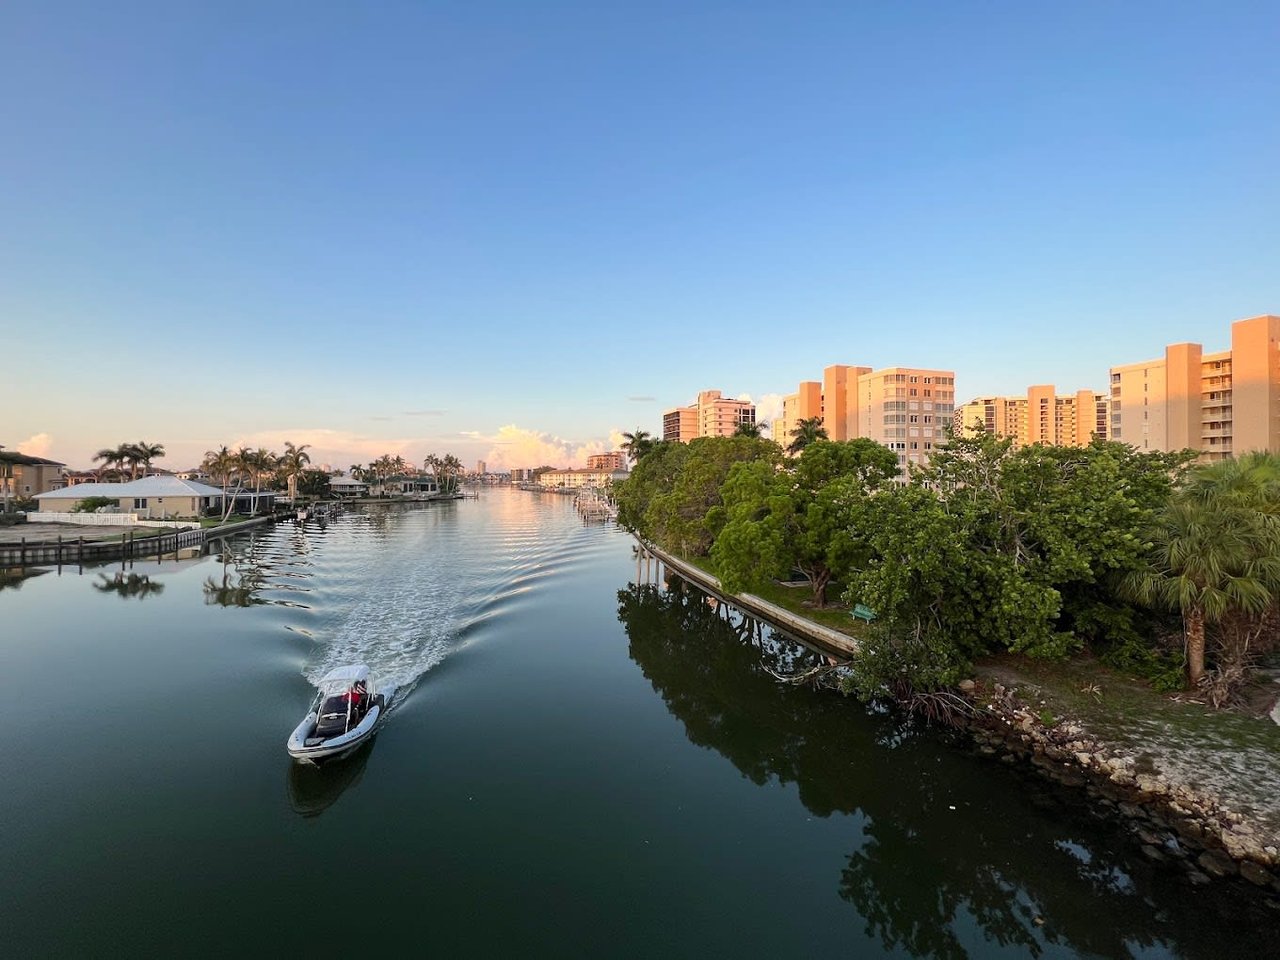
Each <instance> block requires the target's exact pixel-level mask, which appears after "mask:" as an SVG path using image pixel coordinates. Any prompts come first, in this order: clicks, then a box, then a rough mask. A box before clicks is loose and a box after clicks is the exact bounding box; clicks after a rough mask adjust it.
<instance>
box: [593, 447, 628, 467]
mask: <svg viewBox="0 0 1280 960" xmlns="http://www.w3.org/2000/svg"><path fill="white" fill-rule="evenodd" d="M587 469H588V470H626V469H627V455H626V454H625V453H623V452H622V451H621V450H614V451H612V452H611V453H593V454H591V455H590V456H589V457H587Z"/></svg>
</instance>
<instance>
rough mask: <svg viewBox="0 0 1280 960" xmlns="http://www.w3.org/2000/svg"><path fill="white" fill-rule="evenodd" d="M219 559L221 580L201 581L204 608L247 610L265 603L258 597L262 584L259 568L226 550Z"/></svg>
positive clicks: (211, 578)
mask: <svg viewBox="0 0 1280 960" xmlns="http://www.w3.org/2000/svg"><path fill="white" fill-rule="evenodd" d="M219 559H220V560H221V562H222V576H221V578H218V577H206V578H205V581H204V602H205V603H206V604H208V605H210V606H212V605H214V604H217V605H218V606H221V607H251V606H254V605H256V604H260V603H266V602H267V601H266V600H264V599H262V597H260V596H259V593H261V591H262V588H263V585H264V584H265V582H266V574H265V572H264V571H263V569H262V567H261V566H259V565H258V564H256V563H254V562H253V561H252V560H250V559H248V558H247V557H237V556H236V555H234V554H233V553H232V552H231V551H230V550H229V549H224V550H223V551H222V555H221V557H220V558H219Z"/></svg>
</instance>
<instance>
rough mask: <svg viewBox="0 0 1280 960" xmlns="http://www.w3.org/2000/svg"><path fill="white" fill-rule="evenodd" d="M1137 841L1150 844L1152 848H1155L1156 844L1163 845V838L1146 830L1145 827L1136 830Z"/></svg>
mask: <svg viewBox="0 0 1280 960" xmlns="http://www.w3.org/2000/svg"><path fill="white" fill-rule="evenodd" d="M1138 839H1139V840H1141V841H1142V842H1143V843H1147V844H1151V845H1152V846H1156V845H1158V844H1161V843H1164V837H1161V836H1159V835H1158V834H1156V833H1154V832H1153V831H1151V830H1148V829H1147V828H1146V827H1139V828H1138Z"/></svg>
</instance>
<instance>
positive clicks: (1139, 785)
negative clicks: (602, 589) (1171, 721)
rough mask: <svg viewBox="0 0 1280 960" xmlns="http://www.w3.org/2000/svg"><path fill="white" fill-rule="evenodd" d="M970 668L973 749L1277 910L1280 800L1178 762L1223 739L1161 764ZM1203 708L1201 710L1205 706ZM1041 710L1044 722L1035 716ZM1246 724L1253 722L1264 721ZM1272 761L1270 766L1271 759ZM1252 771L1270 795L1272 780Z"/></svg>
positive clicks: (774, 617) (774, 609)
mask: <svg viewBox="0 0 1280 960" xmlns="http://www.w3.org/2000/svg"><path fill="white" fill-rule="evenodd" d="M635 539H636V542H637V544H638V550H639V554H638V559H637V571H639V566H640V564H642V563H645V562H646V554H647V555H649V558H651V559H652V560H655V561H657V562H658V563H659V564H660V565H661V566H666V567H667V569H668V570H669V572H671V573H673V574H675V575H676V576H679V577H680V578H681V579H684V580H686V581H688V582H690V583H691V584H693V585H694V586H695V587H697V588H698V589H700V590H703V591H704V592H706V593H708V594H710V595H712V596H715V597H716V598H718V599H720V600H722V601H723V602H725V603H728V604H731V605H733V606H735V607H737V608H738V609H739V610H742V611H743V612H744V613H746V614H748V615H750V616H753V617H757V618H758V619H761V620H763V621H765V622H767V623H769V624H770V626H771V627H773V628H775V629H777V630H778V631H779V632H781V633H783V634H785V635H787V636H789V637H792V638H793V639H795V640H797V641H799V642H800V643H802V644H804V645H806V646H811V647H813V648H814V649H816V650H818V651H819V652H821V653H824V654H827V655H829V656H836V657H839V658H841V659H844V660H849V659H851V658H852V657H855V656H856V655H857V641H856V639H855V638H853V637H851V636H847V635H844V634H841V633H839V632H838V631H835V630H833V629H831V628H830V627H826V626H823V625H822V624H819V623H816V622H814V621H812V620H809V619H807V618H805V617H803V616H801V615H799V614H796V613H793V612H791V611H789V610H785V609H783V608H781V607H778V606H777V605H775V604H771V603H769V602H768V601H765V600H762V599H761V598H759V597H756V596H754V595H752V594H730V593H727V592H725V591H724V590H723V589H721V588H720V584H719V580H718V579H717V578H716V577H714V576H713V575H711V574H709V573H707V572H706V571H704V570H701V569H700V568H698V567H697V566H695V565H693V564H691V563H689V562H688V561H685V560H681V559H680V558H678V557H675V556H673V555H671V554H670V553H668V552H666V551H663V550H661V549H660V548H656V547H653V546H652V545H651V544H648V543H645V542H644V541H642V540H640V539H639V538H635ZM661 566H660V567H659V568H658V573H659V574H660V570H661ZM1046 669H1049V668H1048V667H1046ZM977 672H978V678H977V679H975V680H966V681H964V682H963V683H962V684H961V690H960V694H961V696H963V697H964V698H965V700H966V701H967V702H968V703H969V704H970V706H971V707H972V708H973V709H972V713H971V714H970V715H969V716H967V717H965V718H963V719H961V720H959V721H957V722H955V723H954V724H953V725H954V727H955V728H956V729H958V730H959V731H960V732H961V733H962V734H963V735H964V736H965V737H966V739H967V741H968V742H969V743H970V744H971V746H972V748H973V749H975V750H976V751H977V752H978V753H979V754H981V755H983V756H986V757H989V758H991V759H993V760H997V761H999V762H1004V763H1010V764H1021V765H1023V766H1025V767H1026V768H1028V769H1030V770H1033V771H1034V772H1035V773H1036V774H1038V775H1039V776H1040V777H1041V778H1043V779H1046V780H1049V781H1051V782H1053V783H1055V784H1057V785H1059V786H1062V787H1065V788H1067V789H1068V790H1071V791H1073V792H1078V793H1079V794H1080V799H1081V800H1082V801H1083V802H1084V803H1086V805H1087V806H1088V807H1089V808H1090V809H1091V812H1093V813H1094V814H1095V815H1098V816H1101V817H1104V818H1120V820H1122V821H1123V823H1124V824H1125V825H1127V827H1128V828H1129V830H1130V832H1131V834H1132V835H1133V839H1134V841H1135V842H1136V843H1137V844H1138V845H1139V847H1140V848H1141V850H1142V853H1143V854H1144V855H1145V856H1146V857H1148V858H1149V859H1151V860H1153V861H1157V862H1164V863H1167V864H1168V865H1169V867H1171V868H1174V867H1176V868H1178V869H1180V870H1182V871H1183V872H1184V873H1185V875H1186V876H1187V878H1188V880H1190V882H1192V883H1193V884H1205V883H1210V882H1215V881H1217V882H1233V883H1237V884H1240V885H1242V886H1244V887H1248V888H1251V889H1252V890H1253V891H1254V892H1255V893H1256V894H1258V895H1261V896H1262V897H1263V898H1264V900H1265V901H1266V902H1267V903H1268V904H1269V905H1271V906H1274V907H1276V908H1280V799H1277V801H1276V805H1275V809H1274V810H1273V811H1270V812H1271V813H1273V814H1274V816H1271V817H1268V816H1266V815H1264V814H1263V813H1262V812H1260V811H1259V810H1257V809H1256V808H1252V807H1251V805H1250V804H1249V803H1248V802H1243V803H1242V802H1241V800H1240V798H1239V797H1238V796H1229V794H1231V793H1233V792H1239V791H1231V790H1214V789H1210V788H1207V787H1205V786H1204V785H1203V783H1201V782H1197V781H1201V780H1203V779H1205V778H1200V777H1194V776H1188V775H1186V770H1187V768H1188V767H1190V768H1194V767H1196V763H1195V762H1194V757H1196V756H1200V757H1204V756H1205V755H1207V754H1218V753H1220V752H1223V750H1224V749H1225V748H1226V747H1227V746H1229V745H1227V744H1224V743H1221V742H1214V741H1213V740H1212V739H1211V738H1203V739H1202V740H1201V742H1198V743H1195V744H1192V745H1190V746H1188V745H1181V746H1177V745H1175V746H1174V749H1177V750H1180V751H1181V752H1182V753H1184V754H1191V755H1192V756H1193V759H1192V760H1191V761H1189V762H1186V763H1184V764H1182V765H1180V766H1181V770H1180V769H1177V768H1176V767H1175V765H1173V764H1170V763H1167V762H1164V763H1162V761H1163V760H1165V759H1166V757H1161V756H1159V749H1160V747H1165V748H1169V746H1170V745H1169V744H1167V743H1165V744H1156V743H1152V744H1150V745H1149V746H1150V747H1151V749H1141V748H1138V747H1135V745H1134V744H1126V743H1123V742H1120V741H1119V740H1118V739H1117V738H1113V737H1109V736H1106V735H1105V734H1104V733H1103V732H1102V731H1099V730H1097V729H1091V727H1090V723H1089V720H1088V719H1085V718H1082V717H1079V716H1071V715H1069V714H1070V713H1071V711H1066V712H1063V713H1062V715H1060V716H1054V715H1051V714H1049V712H1048V711H1046V710H1044V709H1037V708H1036V706H1034V705H1033V703H1032V700H1029V699H1027V697H1025V696H1022V695H1020V694H1021V693H1026V694H1028V695H1029V696H1030V697H1031V698H1032V699H1034V698H1035V695H1036V693H1035V691H1036V684H1035V683H1033V682H1031V681H1026V682H1023V681H1022V680H1021V679H1019V680H1018V681H1017V682H1016V683H1015V682H1013V681H1010V682H1009V683H1005V682H1001V681H1000V680H999V679H997V678H996V676H995V672H994V671H985V670H984V669H983V668H981V667H980V668H979V669H978V671H977ZM1064 672H1065V671H1064ZM984 673H990V674H992V675H989V676H984ZM1006 679H1007V678H1006ZM1024 688H1027V689H1024ZM1041 692H1043V691H1041ZM1152 696H1155V695H1154V694H1152ZM1040 703H1041V704H1043V703H1044V701H1043V700H1041V701H1040ZM1181 706H1186V708H1187V709H1189V710H1194V709H1197V708H1196V707H1190V706H1187V705H1181ZM1204 711H1205V712H1206V713H1208V708H1207V707H1205V708H1204ZM1046 715H1047V716H1048V719H1049V720H1050V721H1051V722H1048V723H1046V722H1045V718H1046ZM1239 719H1240V720H1241V721H1246V720H1247V718H1243V717H1240V718H1239ZM1248 722H1256V723H1258V724H1259V725H1262V724H1264V723H1265V722H1266V721H1263V720H1256V721H1248ZM1272 726H1274V725H1272ZM1260 731H1261V732H1265V733H1267V734H1270V735H1273V736H1280V728H1275V729H1274V730H1269V729H1268V728H1267V727H1261V726H1260ZM1184 760H1185V756H1184ZM1276 763H1277V764H1280V756H1278V757H1276ZM1203 766H1205V767H1209V766H1211V765H1210V764H1208V763H1205V764H1203ZM1237 776H1238V777H1243V776H1245V774H1237ZM1262 777H1263V779H1264V780H1265V781H1267V782H1268V783H1271V784H1274V785H1276V787H1275V789H1276V791H1277V793H1280V779H1276V780H1272V779H1271V778H1269V777H1267V776H1266V775H1265V774H1262ZM1264 787H1265V784H1264Z"/></svg>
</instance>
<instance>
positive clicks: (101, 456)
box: [93, 447, 124, 482]
mask: <svg viewBox="0 0 1280 960" xmlns="http://www.w3.org/2000/svg"><path fill="white" fill-rule="evenodd" d="M119 457H120V448H119V447H114V448H112V447H103V448H102V449H101V450H99V451H98V452H97V453H95V454H94V455H93V461H94V463H97V462H98V461H99V460H101V461H102V466H101V467H99V468H98V469H97V470H96V471H94V472H95V473H96V474H97V479H98V481H99V482H101V481H102V478H103V477H104V476H106V474H107V473H108V472H109V471H110V469H111V465H112V464H114V463H119V464H120V466H122V467H123V466H124V463H123V462H121V461H120V459H119Z"/></svg>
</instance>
